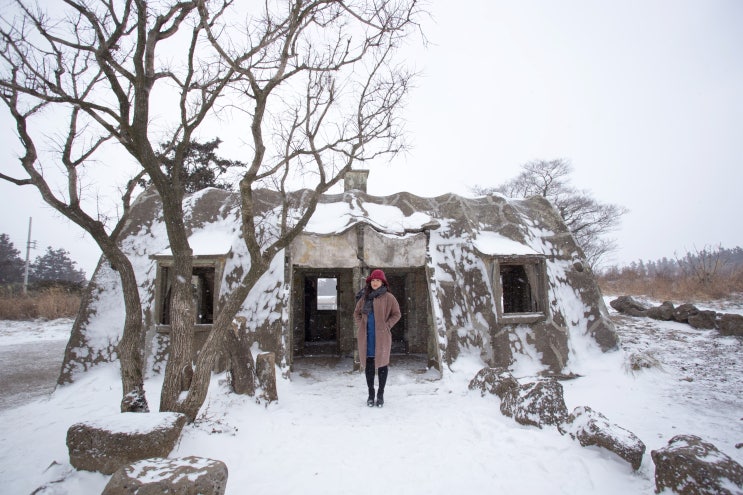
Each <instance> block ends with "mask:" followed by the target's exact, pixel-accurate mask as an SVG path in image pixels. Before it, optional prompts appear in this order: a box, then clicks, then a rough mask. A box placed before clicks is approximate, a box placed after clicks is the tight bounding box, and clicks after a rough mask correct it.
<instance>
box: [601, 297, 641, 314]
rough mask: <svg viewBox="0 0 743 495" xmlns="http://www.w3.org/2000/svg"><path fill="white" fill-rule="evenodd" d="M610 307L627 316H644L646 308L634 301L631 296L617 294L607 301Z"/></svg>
mask: <svg viewBox="0 0 743 495" xmlns="http://www.w3.org/2000/svg"><path fill="white" fill-rule="evenodd" d="M609 304H610V305H611V307H612V308H614V309H616V310H617V311H618V312H620V313H622V314H624V315H628V316H646V315H647V310H648V308H647V307H645V306H644V305H642V304H640V303H639V302H637V301H635V300H634V299H633V298H632V296H619V297H618V298H616V299H614V300H613V301H611V302H609Z"/></svg>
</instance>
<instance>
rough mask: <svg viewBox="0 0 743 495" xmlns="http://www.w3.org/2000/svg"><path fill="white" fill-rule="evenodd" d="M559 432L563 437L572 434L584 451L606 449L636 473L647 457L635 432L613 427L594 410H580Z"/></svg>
mask: <svg viewBox="0 0 743 495" xmlns="http://www.w3.org/2000/svg"><path fill="white" fill-rule="evenodd" d="M559 429H560V433H563V434H565V433H568V434H569V435H570V436H571V437H572V438H573V439H574V440H578V442H580V444H581V446H583V447H587V446H590V445H595V446H597V447H601V448H604V449H606V450H608V451H610V452H614V453H615V454H617V455H618V456H619V457H621V458H622V459H624V460H625V461H627V462H629V463H630V464H631V465H632V469H634V470H635V471H637V470H638V469H640V465H641V464H642V456H643V455H644V454H645V444H644V443H643V442H642V440H640V439H639V438H638V437H637V435H635V434H634V433H632V432H631V431H629V430H626V429H624V428H622V427H621V426H618V425H616V424H612V423H610V422H609V420H608V419H607V418H606V416H604V415H603V414H601V413H600V412H598V411H594V410H593V409H591V408H590V407H587V406H582V407H576V408H575V409H574V410H573V412H572V413H571V414H570V416H568V419H567V421H566V422H565V424H564V425H560V427H559Z"/></svg>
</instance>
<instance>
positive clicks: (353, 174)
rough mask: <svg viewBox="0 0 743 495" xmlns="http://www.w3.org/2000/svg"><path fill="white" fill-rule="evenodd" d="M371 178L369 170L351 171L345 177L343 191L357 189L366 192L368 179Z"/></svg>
mask: <svg viewBox="0 0 743 495" xmlns="http://www.w3.org/2000/svg"><path fill="white" fill-rule="evenodd" d="M368 177H369V171H368V170H349V171H348V172H346V175H345V176H344V177H343V191H350V190H352V189H357V190H359V191H361V192H364V193H365V192H366V179H367V178H368Z"/></svg>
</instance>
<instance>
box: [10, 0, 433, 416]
mask: <svg viewBox="0 0 743 495" xmlns="http://www.w3.org/2000/svg"><path fill="white" fill-rule="evenodd" d="M16 4H17V5H18V6H19V9H20V11H21V15H20V16H19V18H17V19H16V18H14V19H11V20H6V21H5V22H4V25H5V27H6V29H5V31H4V33H3V36H4V44H5V48H7V50H8V51H9V53H11V54H12V55H11V56H9V57H8V60H9V61H12V64H10V63H9V64H8V66H9V67H11V68H12V70H10V69H8V70H7V71H6V72H8V73H9V74H12V75H14V76H15V77H10V76H7V77H6V76H4V77H3V78H2V81H0V87H2V88H3V89H4V91H6V92H7V94H21V95H23V96H24V97H25V98H27V99H30V100H32V101H34V102H38V103H34V104H31V105H30V106H29V108H35V106H34V105H36V106H40V105H47V106H49V105H60V106H62V107H64V108H72V109H74V110H75V111H77V112H79V113H80V114H82V115H84V116H85V117H86V118H87V121H86V123H87V124H88V125H89V126H91V127H93V125H95V128H96V129H97V130H98V132H100V134H101V135H105V136H107V137H108V136H110V138H111V139H112V141H115V142H116V143H118V144H119V145H120V146H121V147H123V149H125V150H126V151H127V152H128V153H129V154H130V155H131V156H132V157H133V158H134V159H135V160H136V161H137V162H138V163H139V164H140V165H141V167H142V169H143V171H144V172H145V173H146V174H147V175H149V177H150V180H151V181H152V184H153V185H154V187H155V188H156V189H157V191H158V192H159V194H160V197H161V200H162V204H163V216H164V220H165V224H166V229H167V233H168V239H169V241H170V248H171V251H172V254H173V259H174V266H173V271H174V276H173V280H174V286H173V293H172V294H173V296H172V301H171V306H170V307H171V309H170V321H171V332H170V354H169V358H168V363H167V365H166V370H165V377H164V382H163V389H162V393H161V397H160V409H161V410H170V411H180V412H184V413H185V414H187V415H188V417H189V418H191V419H192V420H193V419H194V418H195V417H196V415H197V414H198V411H199V409H200V408H201V405H202V404H203V401H204V399H205V397H206V393H207V390H208V384H209V377H210V373H211V370H212V368H213V364H214V362H215V360H216V358H217V354H218V353H219V351H220V349H221V348H222V347H223V346H224V344H225V342H226V341H227V339H229V338H230V336H231V335H232V332H231V328H232V324H233V319H234V317H235V315H236V314H237V311H238V310H239V308H240V306H241V304H242V302H243V301H244V299H245V298H246V297H247V295H248V293H249V292H250V290H251V288H252V287H253V286H254V284H255V283H256V282H257V281H258V280H259V279H260V277H261V276H262V275H263V274H264V273H265V272H266V271H267V269H268V267H269V264H270V262H271V260H272V259H273V257H274V256H276V255H277V254H278V253H279V252H280V251H281V250H282V249H284V248H285V247H287V246H288V245H289V243H290V242H291V241H292V240H293V239H294V238H295V237H296V236H297V235H298V234H299V233H300V232H301V231H302V229H303V228H304V227H305V225H306V224H307V222H308V221H309V218H310V217H311V215H312V213H313V212H314V210H315V207H316V205H317V202H318V200H319V198H320V196H321V195H322V194H323V193H325V192H327V191H328V190H329V189H330V188H331V187H333V186H334V185H336V184H337V183H338V182H339V181H340V180H341V179H342V178H343V176H344V174H345V173H346V172H347V171H348V170H350V169H351V167H352V166H353V165H354V164H362V163H365V162H368V161H370V160H373V159H375V158H378V157H380V156H385V155H386V156H389V155H393V154H395V153H397V152H398V151H400V150H401V149H402V147H403V146H404V142H403V140H402V136H403V134H402V130H401V126H400V122H399V121H398V111H399V109H400V108H401V106H402V103H403V101H404V98H405V96H406V94H407V92H408V90H409V84H410V80H411V78H412V77H413V74H412V73H410V72H408V71H406V70H404V69H403V68H401V67H398V66H396V65H394V64H393V55H394V54H395V51H396V49H397V48H398V47H399V45H400V43H401V41H402V40H403V39H405V38H406V37H407V36H409V34H410V33H411V32H412V29H413V28H415V27H416V26H417V24H416V19H417V16H418V15H419V12H418V6H417V2H416V1H415V0H407V1H388V0H376V1H358V2H353V1H351V2H346V1H336V0H315V1H309V0H293V1H281V2H265V3H262V4H260V7H258V6H255V9H256V10H251V11H248V12H234V10H235V9H237V6H236V5H234V4H233V3H232V2H231V1H224V2H204V1H201V0H194V1H181V2H176V1H173V2H171V3H170V4H168V2H157V3H148V2H146V1H145V0H126V1H122V2H118V3H116V4H114V3H112V2H106V1H103V0H101V1H99V2H90V1H85V2H84V1H82V0H80V1H76V0H65V2H64V4H65V6H66V7H67V8H68V9H69V11H68V12H66V13H65V14H64V15H63V16H61V17H60V18H59V19H55V20H54V21H52V20H50V19H49V18H48V17H47V16H46V15H45V14H43V13H41V12H40V11H32V10H31V9H30V8H28V7H26V5H25V3H24V2H23V1H22V0H16ZM251 5H252V4H251ZM251 8H252V7H251ZM243 18H244V19H247V21H246V22H245V24H244V25H243V26H242V27H241V28H239V29H238V28H236V27H235V24H234V23H235V19H243ZM173 39H178V40H179V41H180V43H181V44H185V45H186V48H185V49H184V48H183V47H182V46H181V47H180V49H179V50H175V51H173V50H171V51H170V52H168V57H163V56H162V55H161V56H160V57H158V53H161V52H162V51H164V50H167V46H168V45H167V43H166V42H167V41H169V40H173ZM35 40H41V42H42V43H40V44H39V45H37V44H35V43H34V41H35ZM41 45H43V46H41ZM158 91H159V93H157V92H158ZM156 94H159V95H164V94H168V95H175V97H176V99H177V101H176V102H175V103H174V106H173V108H171V109H169V111H167V112H165V113H164V117H162V119H163V120H167V122H168V123H167V125H161V126H159V127H158V128H157V129H155V128H154V127H153V125H152V123H151V118H152V113H151V112H152V110H153V107H154V106H155V103H156V96H155V95H156ZM228 111H231V112H232V113H233V114H236V115H237V118H236V122H235V123H231V124H230V125H231V127H233V128H234V127H236V126H239V125H240V124H239V122H238V120H239V119H242V121H243V122H244V127H242V128H244V129H245V133H244V135H243V136H242V138H243V139H244V140H245V141H246V142H247V143H249V147H250V149H252V158H251V159H250V160H249V164H248V166H247V168H246V170H245V171H244V173H243V175H242V179H241V180H240V184H239V187H240V193H241V200H242V204H241V206H242V228H243V238H244V239H245V242H246V246H247V249H248V252H249V254H250V258H251V259H250V267H249V269H248V270H247V271H246V273H245V274H244V276H243V277H242V280H241V284H239V288H238V289H237V290H236V291H234V292H233V293H231V294H229V295H228V296H224V297H223V298H222V300H221V301H220V302H219V308H220V312H219V314H218V315H217V318H216V320H215V322H214V325H213V329H212V332H211V333H210V335H209V337H208V339H207V341H206V343H205V345H204V347H203V348H202V350H201V352H200V353H199V354H198V358H197V360H196V361H195V362H192V356H193V352H192V345H193V342H192V334H193V332H192V329H193V324H194V317H193V308H192V301H191V287H190V278H191V273H192V254H193V253H192V250H191V248H190V246H189V244H188V236H187V230H186V228H185V225H184V223H183V194H184V190H185V187H183V182H184V180H186V179H185V178H184V177H181V174H182V171H183V170H185V167H184V166H183V163H184V160H185V159H186V157H187V155H188V149H189V146H190V145H191V143H192V142H193V140H194V139H195V133H196V132H197V131H198V130H199V129H200V128H201V127H202V125H203V124H204V122H205V121H206V120H207V119H209V118H212V119H214V118H218V117H216V116H218V115H221V114H223V112H228ZM170 117H173V118H172V119H170V120H168V118H170ZM162 142H165V143H166V145H165V148H164V149H160V147H159V145H156V144H155V143H162ZM161 156H168V157H169V163H168V166H167V167H165V166H163V163H162V161H161V160H160V157H161ZM31 158H33V159H35V158H34V157H31ZM297 185H302V186H304V187H306V188H307V194H306V195H305V199H306V200H307V201H306V202H305V203H303V205H304V206H300V205H297V204H295V203H292V202H291V201H290V200H289V199H288V198H289V196H288V192H289V190H290V189H292V188H294V187H296V186H297ZM261 187H272V188H274V189H276V190H277V192H278V193H279V194H281V195H283V197H284V198H285V199H284V201H283V209H282V210H281V211H280V212H274V213H275V218H279V219H280V221H279V225H268V224H265V223H264V224H262V225H259V223H260V222H261V219H260V218H259V216H258V212H259V209H258V208H256V205H255V204H254V197H253V193H254V191H255V190H256V189H257V188H261ZM104 252H105V251H104ZM184 389H185V390H187V391H188V393H187V394H185V395H184V394H181V392H182V391H183V390H184Z"/></svg>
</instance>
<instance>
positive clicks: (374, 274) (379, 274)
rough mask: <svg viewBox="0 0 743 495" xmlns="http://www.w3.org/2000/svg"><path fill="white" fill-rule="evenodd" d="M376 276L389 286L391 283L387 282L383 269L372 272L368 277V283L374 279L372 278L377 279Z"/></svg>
mask: <svg viewBox="0 0 743 495" xmlns="http://www.w3.org/2000/svg"><path fill="white" fill-rule="evenodd" d="M375 278H376V279H377V280H381V281H382V283H383V284H384V285H387V286H389V284H388V283H387V278H386V277H385V276H384V272H383V271H382V270H379V269H377V270H374V271H373V272H371V275H369V276H368V277H366V283H367V284H368V283H369V282H371V281H372V279H375Z"/></svg>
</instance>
